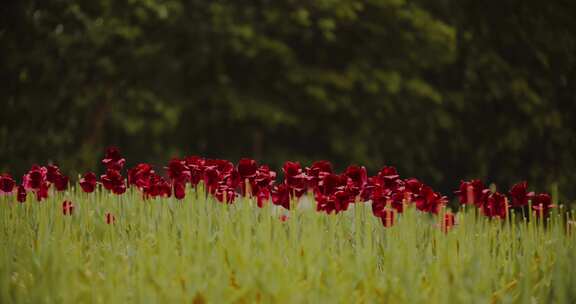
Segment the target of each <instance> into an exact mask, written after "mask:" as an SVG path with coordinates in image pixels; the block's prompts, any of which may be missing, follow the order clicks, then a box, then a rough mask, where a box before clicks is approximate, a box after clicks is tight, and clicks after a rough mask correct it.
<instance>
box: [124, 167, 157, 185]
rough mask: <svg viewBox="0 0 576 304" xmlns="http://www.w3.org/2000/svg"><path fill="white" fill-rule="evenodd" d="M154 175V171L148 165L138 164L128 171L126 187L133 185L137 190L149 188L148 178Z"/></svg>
mask: <svg viewBox="0 0 576 304" xmlns="http://www.w3.org/2000/svg"><path fill="white" fill-rule="evenodd" d="M152 175H154V170H153V169H152V166H151V165H150V164H138V165H137V166H136V167H134V168H132V169H130V170H128V185H134V186H136V187H137V188H139V189H143V188H144V187H147V186H150V178H151V177H152Z"/></svg>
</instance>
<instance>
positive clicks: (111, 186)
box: [100, 169, 126, 195]
mask: <svg viewBox="0 0 576 304" xmlns="http://www.w3.org/2000/svg"><path fill="white" fill-rule="evenodd" d="M100 180H101V181H102V185H103V186H104V188H106V189H107V190H110V191H112V192H113V193H114V194H118V195H120V194H123V193H124V192H126V182H125V181H124V177H122V175H121V174H120V172H119V171H116V170H112V169H108V170H106V174H104V175H102V176H100Z"/></svg>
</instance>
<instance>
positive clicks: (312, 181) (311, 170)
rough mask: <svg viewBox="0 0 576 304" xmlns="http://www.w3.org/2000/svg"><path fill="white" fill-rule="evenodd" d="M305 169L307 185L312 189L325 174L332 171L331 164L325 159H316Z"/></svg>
mask: <svg viewBox="0 0 576 304" xmlns="http://www.w3.org/2000/svg"><path fill="white" fill-rule="evenodd" d="M305 171H306V176H307V177H308V187H309V188H312V189H316V188H317V187H318V183H319V182H320V180H322V179H323V178H324V177H325V176H326V175H329V174H332V173H333V169H332V164H331V163H330V162H329V161H327V160H319V161H316V162H314V163H313V164H312V166H310V167H307V168H306V170H305Z"/></svg>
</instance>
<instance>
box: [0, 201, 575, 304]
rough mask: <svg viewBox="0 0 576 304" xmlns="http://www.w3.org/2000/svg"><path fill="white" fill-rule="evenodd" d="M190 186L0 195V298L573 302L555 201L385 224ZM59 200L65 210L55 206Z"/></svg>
mask: <svg viewBox="0 0 576 304" xmlns="http://www.w3.org/2000/svg"><path fill="white" fill-rule="evenodd" d="M199 193H202V190H199V192H198V193H197V192H195V190H189V193H188V196H187V197H186V199H185V200H183V201H177V200H175V199H172V198H171V199H158V200H148V201H143V200H142V199H141V197H140V194H139V193H137V192H128V193H127V194H126V195H124V196H114V195H111V194H108V193H104V192H97V193H95V194H91V195H87V194H84V193H81V192H74V191H71V192H68V193H65V194H52V196H51V197H50V198H49V199H48V200H47V201H44V202H41V203H38V202H36V201H34V200H32V198H29V200H28V201H27V202H26V203H24V204H18V203H16V202H14V199H13V198H11V197H0V233H1V235H0V242H1V243H2V246H1V247H0V302H1V303H125V302H134V303H155V302H162V303H184V302H185V303H191V302H193V303H203V302H207V303H232V302H243V303H254V302H263V303H269V302H275V303H276V302H278V303H282V302H285V303H373V302H377V303H489V302H495V303H531V302H534V303H570V302H572V303H573V302H574V301H576V275H575V274H574V269H573V267H574V266H575V265H576V251H575V244H576V242H575V241H576V237H575V233H576V231H573V232H572V233H568V232H567V229H568V228H567V225H566V222H565V221H566V220H565V218H564V217H562V216H560V215H559V210H556V211H555V212H554V213H553V214H552V215H551V217H550V218H549V220H548V221H547V222H546V223H537V222H536V220H534V219H533V220H532V221H530V222H526V221H522V220H514V221H511V222H503V221H500V220H489V219H486V218H483V217H481V216H478V215H477V214H476V211H475V210H472V209H470V210H466V211H464V212H460V213H458V215H457V217H456V219H457V224H458V225H457V226H456V227H455V228H454V229H452V230H451V231H449V233H447V234H445V233H443V232H442V231H441V230H440V229H439V227H438V222H437V217H433V216H431V215H428V214H423V213H421V212H419V211H417V210H415V209H414V208H408V209H407V210H406V211H405V213H404V214H402V215H401V216H400V217H399V218H398V220H397V223H396V225H395V226H394V227H392V228H384V227H383V226H382V224H381V223H380V221H379V220H378V219H377V218H375V217H374V216H372V214H371V210H370V207H369V205H367V204H356V205H355V207H354V208H353V209H351V210H349V211H347V212H345V213H341V214H338V215H334V214H332V215H326V214H322V213H318V212H316V211H314V209H313V208H311V209H307V208H296V209H295V210H291V211H290V212H289V219H288V220H287V221H286V222H282V221H280V220H279V219H278V217H279V215H280V214H281V213H282V212H283V211H281V210H280V209H278V208H276V207H273V206H270V205H267V206H266V208H263V209H259V208H257V207H256V206H255V202H253V201H251V200H248V199H240V200H238V201H237V202H236V203H235V204H234V205H224V204H221V203H218V202H216V201H214V200H213V199H212V198H205V196H204V195H201V194H199ZM64 199H70V200H72V201H73V202H74V204H75V210H74V214H73V216H64V215H63V214H62V201H63V200H64ZM300 207H302V206H300ZM106 212H111V213H113V214H114V215H115V217H116V223H115V224H114V225H108V224H106V222H105V220H104V217H105V216H104V215H105V213H106ZM570 217H571V218H574V216H573V214H572V213H570ZM574 228H575V229H574V230H576V227H574Z"/></svg>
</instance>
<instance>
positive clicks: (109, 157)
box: [102, 147, 126, 171]
mask: <svg viewBox="0 0 576 304" xmlns="http://www.w3.org/2000/svg"><path fill="white" fill-rule="evenodd" d="M102 163H103V164H104V165H105V166H106V169H108V170H114V171H120V170H122V169H123V168H124V164H125V163H126V159H124V158H122V155H121V154H120V149H118V148H117V147H108V149H106V156H105V157H104V159H103V160H102Z"/></svg>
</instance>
